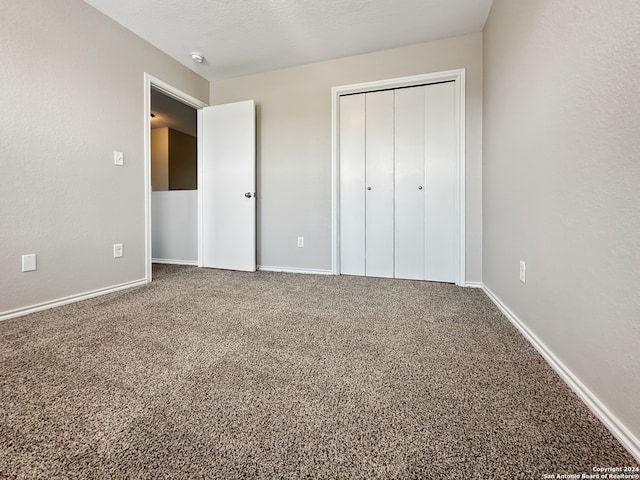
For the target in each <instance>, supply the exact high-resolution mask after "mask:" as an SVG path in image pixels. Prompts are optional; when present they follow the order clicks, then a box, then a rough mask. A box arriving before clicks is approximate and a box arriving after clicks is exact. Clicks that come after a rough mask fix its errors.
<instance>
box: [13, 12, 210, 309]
mask: <svg viewBox="0 0 640 480" xmlns="http://www.w3.org/2000/svg"><path fill="white" fill-rule="evenodd" d="M0 18H1V19H2V28H0V58H2V68H0V85H2V88H0V105H2V115H0V137H1V138H2V140H1V142H0V159H1V160H0V161H1V162H2V175H0V225H1V227H0V237H1V240H0V244H1V246H2V248H1V249H0V292H1V293H0V312H7V311H9V310H13V309H18V308H22V307H26V306H29V305H33V304H38V303H41V302H46V301H49V300H53V299H58V298H61V297H66V296H69V295H75V294H79V293H83V292H87V291H91V290H95V289H101V288H105V287H109V286H112V285H118V284H122V283H125V282H130V281H134V280H138V279H142V278H143V277H144V275H145V262H144V189H143V185H144V158H143V132H144V130H143V129H144V128H145V125H144V118H143V94H144V86H143V85H144V82H143V74H144V72H145V71H146V72H148V73H150V74H151V75H153V76H155V77H157V78H160V79H162V80H164V81H165V82H168V83H170V84H172V85H174V86H176V87H177V88H180V89H182V90H183V91H185V92H187V93H189V94H191V95H192V96H195V97H197V98H200V99H202V100H204V101H206V100H207V99H208V88H209V85H208V82H207V81H206V80H204V79H202V78H201V77H199V76H197V75H195V74H194V73H192V72H190V71H189V70H187V69H186V68H184V67H183V66H181V65H180V64H178V63H177V62H175V61H174V60H171V59H170V58H169V57H167V56H166V55H164V54H163V53H161V52H160V51H159V50H157V49H155V48H153V47H152V46H151V45H149V44H148V43H146V42H144V41H143V40H141V39H140V38H138V37H136V36H134V35H133V34H132V33H130V32H129V31H128V30H126V29H124V28H123V27H121V26H119V25H118V24H117V23H115V22H113V21H112V20H109V19H108V18H107V17H105V16H104V15H102V14H100V13H99V12H98V11H97V10H95V9H93V8H92V7H90V6H89V5H87V4H86V3H84V2H82V1H80V0H56V1H55V2H52V1H50V0H30V1H29V2H24V1H21V0H3V1H2V2H0ZM114 150H120V151H123V152H124V154H125V166H124V167H115V166H114V165H113V151H114ZM120 242H121V243H123V244H124V257H123V258H120V259H114V258H113V255H112V252H113V250H112V246H113V244H114V243H120ZM26 253H36V254H37V255H38V270H37V271H35V272H29V273H22V272H21V263H20V261H21V255H22V254H26Z"/></svg>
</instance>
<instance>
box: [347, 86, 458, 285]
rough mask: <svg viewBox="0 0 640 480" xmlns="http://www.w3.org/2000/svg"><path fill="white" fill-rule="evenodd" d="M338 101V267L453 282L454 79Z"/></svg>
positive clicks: (377, 274) (362, 272) (363, 273)
mask: <svg viewBox="0 0 640 480" xmlns="http://www.w3.org/2000/svg"><path fill="white" fill-rule="evenodd" d="M339 102H340V104H339V108H340V110H339V112H340V113H339V122H340V124H339V155H340V272H341V273H342V274H345V275H361V276H371V277H388V278H405V279H416V280H431V281H438V282H452V283H453V282H455V281H456V268H457V262H456V255H457V253H458V250H457V249H458V247H457V245H458V243H457V218H458V217H457V208H458V206H457V186H456V181H457V168H458V167H457V165H458V164H457V139H456V121H457V119H456V99H455V84H454V82H443V83H436V84H430V85H421V86H414V87H406V88H398V89H393V90H381V91H375V92H367V93H358V94H351V95H343V96H341V97H340V99H339Z"/></svg>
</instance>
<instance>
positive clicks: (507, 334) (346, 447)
mask: <svg viewBox="0 0 640 480" xmlns="http://www.w3.org/2000/svg"><path fill="white" fill-rule="evenodd" d="M626 465H636V462H635V461H634V460H633V458H632V457H631V456H630V455H629V454H628V453H627V452H626V451H625V450H624V449H623V448H622V447H621V446H620V444H619V443H618V442H617V441H616V440H615V439H614V438H613V437H612V436H611V434H609V432H608V431H607V430H606V429H605V428H604V427H603V426H602V425H601V424H600V422H599V421H598V420H597V419H596V418H595V417H594V416H593V415H592V414H591V413H590V412H589V411H588V409H587V408H586V407H585V406H584V405H583V404H582V403H581V402H580V401H579V400H578V399H577V397H576V396H575V395H574V394H573V393H572V392H571V391H570V390H569V389H568V387H567V386H565V384H564V383H563V382H562V381H561V380H560V379H559V377H558V376H557V375H556V374H555V373H554V372H553V371H552V370H551V369H550V367H548V366H547V364H546V363H545V362H544V360H543V359H542V358H541V357H540V356H539V355H538V354H537V353H536V352H535V350H534V349H533V348H532V347H531V346H530V345H529V344H528V343H527V342H526V341H525V340H524V339H523V338H522V337H521V336H520V334H519V333H518V332H517V331H516V330H515V328H513V327H512V326H511V325H510V324H509V323H508V321H507V320H506V319H505V318H504V317H503V316H502V315H501V314H500V313H499V311H498V310H497V309H496V308H495V307H494V306H493V304H492V303H491V302H490V301H489V300H488V299H487V298H486V297H485V295H484V294H483V292H482V291H479V290H474V289H462V288H459V287H455V286H452V285H446V284H437V283H429V282H415V281H406V280H383V279H375V278H360V277H334V276H315V275H296V274H284V273H267V272H258V273H255V274H247V273H239V272H228V271H216V270H208V269H197V268H192V267H176V266H157V267H154V282H153V284H151V285H149V286H145V287H140V288H137V289H134V290H129V291H125V292H120V293H116V294H111V295H107V296H104V297H100V298H95V299H92V300H89V301H85V302H81V303H76V304H73V305H68V306H64V307H60V308H57V309H53V310H49V311H45V312H41V313H37V314H33V315H30V316H27V317H22V318H18V319H13V320H8V321H5V322H1V323H0V478H19V479H35V478H42V479H63V478H91V479H111V478H113V479H117V478H141V479H146V478H149V479H151V478H154V479H159V478H166V479H195V478H220V479H236V478H260V479H279V478H291V479H294V478H295V479H297V478H327V479H349V478H362V479H382V478H390V479H414V478H415V479H417V478H424V479H448V478H451V479H514V478H522V479H542V478H544V474H545V473H546V474H561V473H569V474H581V473H583V472H586V473H593V472H592V468H593V467H604V466H626ZM547 478H549V477H547Z"/></svg>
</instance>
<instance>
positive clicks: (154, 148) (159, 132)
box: [151, 127, 169, 192]
mask: <svg viewBox="0 0 640 480" xmlns="http://www.w3.org/2000/svg"><path fill="white" fill-rule="evenodd" d="M151 189H152V190H153V191H154V192H161V191H165V190H169V127H164V128H154V129H152V130H151Z"/></svg>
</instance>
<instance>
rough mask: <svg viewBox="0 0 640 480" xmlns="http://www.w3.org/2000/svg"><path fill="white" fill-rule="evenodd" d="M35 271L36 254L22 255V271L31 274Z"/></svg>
mask: <svg viewBox="0 0 640 480" xmlns="http://www.w3.org/2000/svg"><path fill="white" fill-rule="evenodd" d="M35 269H36V254H35V253H30V254H28V255H22V271H23V272H32V271H34V270H35Z"/></svg>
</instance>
